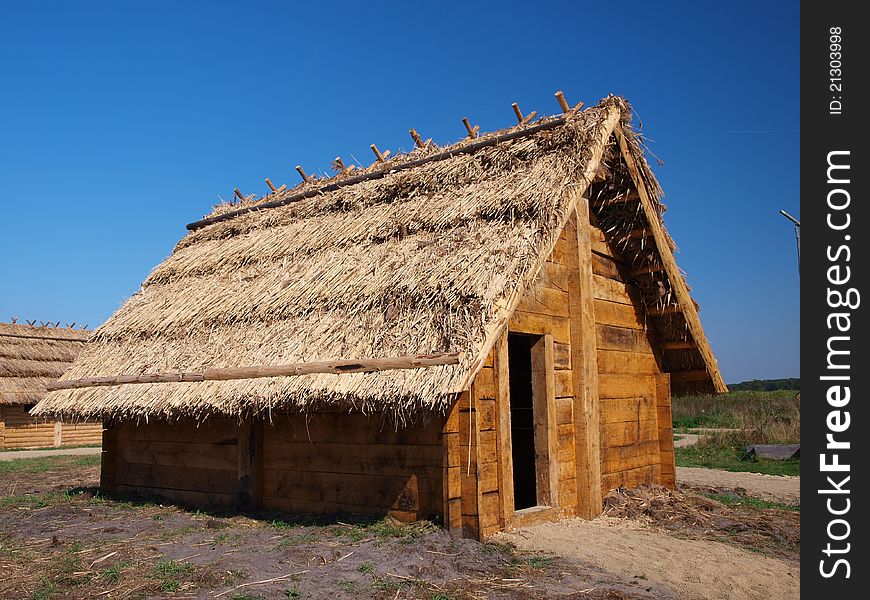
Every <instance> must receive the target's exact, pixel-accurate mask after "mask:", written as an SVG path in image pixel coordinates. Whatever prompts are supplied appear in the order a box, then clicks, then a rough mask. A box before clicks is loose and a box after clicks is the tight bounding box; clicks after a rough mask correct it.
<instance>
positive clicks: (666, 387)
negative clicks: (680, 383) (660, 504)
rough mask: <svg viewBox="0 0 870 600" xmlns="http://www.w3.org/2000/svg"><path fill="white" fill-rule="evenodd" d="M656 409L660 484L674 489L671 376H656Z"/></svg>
mask: <svg viewBox="0 0 870 600" xmlns="http://www.w3.org/2000/svg"><path fill="white" fill-rule="evenodd" d="M656 410H657V411H658V421H659V452H660V453H661V454H660V456H661V465H662V485H666V486H668V487H669V488H673V489H676V487H677V465H676V461H675V457H674V418H673V414H672V413H671V376H670V374H668V373H662V374H660V375H658V376H657V377H656Z"/></svg>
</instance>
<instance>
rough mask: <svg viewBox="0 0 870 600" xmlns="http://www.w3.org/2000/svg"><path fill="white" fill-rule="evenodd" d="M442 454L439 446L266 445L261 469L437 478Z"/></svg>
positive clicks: (304, 443) (298, 443)
mask: <svg viewBox="0 0 870 600" xmlns="http://www.w3.org/2000/svg"><path fill="white" fill-rule="evenodd" d="M442 460H443V452H442V448H441V447H439V446H410V445H399V444H365V445H363V444H346V443H331V444H324V443H318V444H310V443H307V442H287V443H275V442H270V443H266V444H264V446H263V468H264V469H276V470H287V471H295V470H298V469H300V468H304V469H306V470H310V471H317V472H323V473H348V474H357V475H364V474H372V475H378V474H381V475H395V476H402V475H411V474H416V475H417V476H423V477H433V478H434V477H440V473H441V469H442V467H443V463H442Z"/></svg>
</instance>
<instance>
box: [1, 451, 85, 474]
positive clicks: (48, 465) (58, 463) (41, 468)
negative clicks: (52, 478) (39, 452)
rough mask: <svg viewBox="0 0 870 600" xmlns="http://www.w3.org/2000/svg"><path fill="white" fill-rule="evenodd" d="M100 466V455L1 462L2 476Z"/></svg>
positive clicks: (47, 457) (43, 457)
mask: <svg viewBox="0 0 870 600" xmlns="http://www.w3.org/2000/svg"><path fill="white" fill-rule="evenodd" d="M99 464H100V455H99V454H94V455H86V456H39V457H35V458H18V459H15V460H4V461H0V474H3V473H31V474H37V473H45V472H46V471H54V470H57V469H67V468H70V467H95V466H98V465H99Z"/></svg>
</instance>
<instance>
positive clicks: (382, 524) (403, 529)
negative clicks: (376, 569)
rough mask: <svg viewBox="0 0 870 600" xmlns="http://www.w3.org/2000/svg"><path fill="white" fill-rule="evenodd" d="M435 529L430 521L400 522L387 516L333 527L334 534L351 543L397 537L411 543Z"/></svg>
mask: <svg viewBox="0 0 870 600" xmlns="http://www.w3.org/2000/svg"><path fill="white" fill-rule="evenodd" d="M434 530H435V525H433V524H432V523H430V522H428V521H417V522H416V523H399V522H396V521H393V520H392V519H387V518H384V519H378V520H376V521H360V522H358V523H340V524H338V525H336V526H334V527H332V528H331V531H332V534H333V535H335V536H336V537H340V538H344V539H346V540H348V541H350V542H351V543H357V542H361V541H363V540H368V539H375V540H377V541H385V540H388V539H396V540H400V541H402V542H404V543H407V544H410V543H412V542H413V541H415V540H417V539H418V538H420V537H422V536H424V535H426V534H427V533H430V532H432V531H434Z"/></svg>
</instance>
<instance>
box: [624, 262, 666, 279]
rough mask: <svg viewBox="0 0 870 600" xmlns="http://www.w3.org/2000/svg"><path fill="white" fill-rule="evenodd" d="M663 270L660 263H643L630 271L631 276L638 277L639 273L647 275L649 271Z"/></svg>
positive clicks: (659, 271) (657, 271)
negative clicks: (643, 264)
mask: <svg viewBox="0 0 870 600" xmlns="http://www.w3.org/2000/svg"><path fill="white" fill-rule="evenodd" d="M664 270H665V268H664V267H663V266H662V265H656V264H652V265H645V266H643V267H640V268H638V269H635V270H634V271H632V272H631V276H632V277H638V276H639V275H649V274H650V273H661V272H662V271H664Z"/></svg>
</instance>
